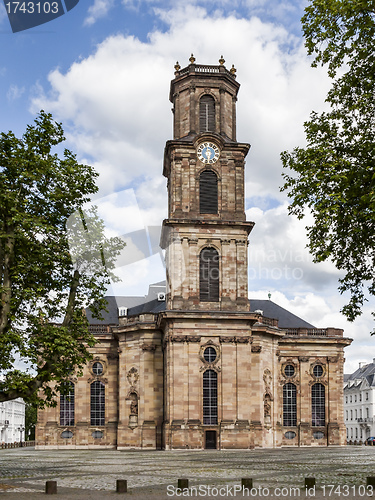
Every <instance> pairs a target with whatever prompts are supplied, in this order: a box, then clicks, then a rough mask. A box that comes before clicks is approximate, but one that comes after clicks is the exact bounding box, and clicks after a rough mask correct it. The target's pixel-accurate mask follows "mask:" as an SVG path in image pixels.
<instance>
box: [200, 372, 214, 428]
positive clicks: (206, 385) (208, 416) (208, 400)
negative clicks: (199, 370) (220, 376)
mask: <svg viewBox="0 0 375 500" xmlns="http://www.w3.org/2000/svg"><path fill="white" fill-rule="evenodd" d="M203 424H204V425H216V424H217V373H216V372H215V371H214V370H206V371H205V372H204V373H203Z"/></svg>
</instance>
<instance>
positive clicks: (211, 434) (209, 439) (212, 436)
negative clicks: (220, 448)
mask: <svg viewBox="0 0 375 500" xmlns="http://www.w3.org/2000/svg"><path fill="white" fill-rule="evenodd" d="M205 448H206V450H216V431H206V446H205Z"/></svg>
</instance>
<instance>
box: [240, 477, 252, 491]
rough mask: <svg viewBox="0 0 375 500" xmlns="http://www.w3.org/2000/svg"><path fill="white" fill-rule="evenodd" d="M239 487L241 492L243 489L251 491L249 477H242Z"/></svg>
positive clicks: (250, 479)
mask: <svg viewBox="0 0 375 500" xmlns="http://www.w3.org/2000/svg"><path fill="white" fill-rule="evenodd" d="M241 487H242V491H243V490H244V488H247V489H248V490H251V489H252V487H253V479H252V478H250V477H246V478H245V477H243V478H242V479H241Z"/></svg>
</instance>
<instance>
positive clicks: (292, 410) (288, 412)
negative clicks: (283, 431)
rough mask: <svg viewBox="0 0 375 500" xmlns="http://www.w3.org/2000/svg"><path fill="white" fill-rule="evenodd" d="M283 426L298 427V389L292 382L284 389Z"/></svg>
mask: <svg viewBox="0 0 375 500" xmlns="http://www.w3.org/2000/svg"><path fill="white" fill-rule="evenodd" d="M283 425H284V426H285V427H295V426H296V425H297V388H296V386H295V385H294V384H292V383H290V382H289V383H288V384H285V385H284V387H283Z"/></svg>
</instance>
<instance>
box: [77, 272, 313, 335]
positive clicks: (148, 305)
mask: <svg viewBox="0 0 375 500" xmlns="http://www.w3.org/2000/svg"><path fill="white" fill-rule="evenodd" d="M159 292H165V281H160V282H159V283H153V284H152V285H150V287H149V291H148V294H147V295H146V296H145V297H123V296H118V297H114V296H108V297H106V299H107V303H108V312H103V317H104V320H103V321H98V320H96V319H94V318H92V316H91V313H90V312H89V311H87V318H88V320H89V323H90V324H97V325H98V324H105V325H118V322H119V320H118V307H127V308H128V316H134V315H138V314H143V313H152V314H157V313H160V312H162V311H165V307H166V303H165V301H164V300H163V301H161V300H158V293H159ZM250 310H251V311H252V312H255V311H256V310H261V311H263V316H265V317H267V318H274V319H277V320H278V322H279V328H315V327H314V326H313V325H311V324H310V323H308V322H307V321H304V320H303V319H301V318H299V317H298V316H296V315H295V314H293V313H291V312H290V311H288V310H287V309H284V308H283V307H281V306H279V305H277V304H275V303H274V302H272V301H271V300H260V299H250Z"/></svg>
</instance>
